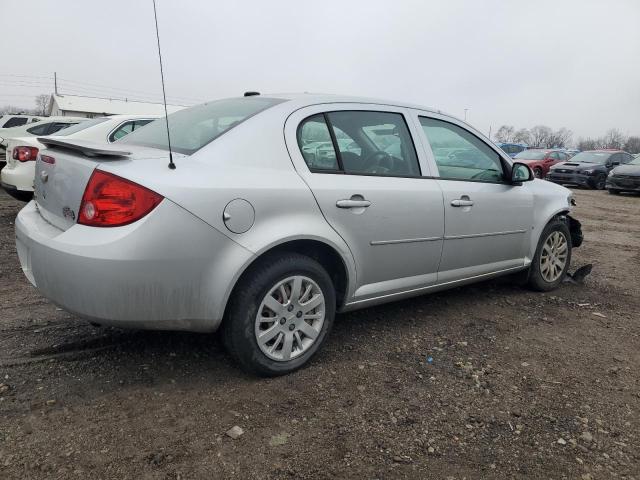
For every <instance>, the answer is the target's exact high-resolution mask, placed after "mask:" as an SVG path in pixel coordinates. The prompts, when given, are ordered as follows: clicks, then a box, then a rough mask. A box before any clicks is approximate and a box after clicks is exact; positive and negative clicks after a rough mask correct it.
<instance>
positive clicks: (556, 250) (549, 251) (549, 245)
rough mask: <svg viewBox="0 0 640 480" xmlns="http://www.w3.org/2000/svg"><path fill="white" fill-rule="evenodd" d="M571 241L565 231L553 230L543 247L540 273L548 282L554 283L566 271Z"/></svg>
mask: <svg viewBox="0 0 640 480" xmlns="http://www.w3.org/2000/svg"><path fill="white" fill-rule="evenodd" d="M568 252H569V243H568V242H567V237H565V235H564V233H562V232H559V231H557V230H556V231H554V232H551V234H550V235H549V236H548V237H547V239H546V240H545V242H544V245H543V247H542V253H541V255H540V273H541V274H542V278H544V280H545V281H546V282H549V283H553V282H555V281H556V280H558V278H560V276H561V275H562V273H563V272H564V269H565V266H566V265H567V254H568Z"/></svg>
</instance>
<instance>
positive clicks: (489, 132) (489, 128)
mask: <svg viewBox="0 0 640 480" xmlns="http://www.w3.org/2000/svg"><path fill="white" fill-rule="evenodd" d="M489 140H491V125H489Z"/></svg>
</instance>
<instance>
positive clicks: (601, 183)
mask: <svg viewBox="0 0 640 480" xmlns="http://www.w3.org/2000/svg"><path fill="white" fill-rule="evenodd" d="M606 184H607V176H606V175H605V174H604V173H599V174H598V175H597V176H596V178H595V179H594V181H593V188H595V189H596V190H604V188H605V186H606Z"/></svg>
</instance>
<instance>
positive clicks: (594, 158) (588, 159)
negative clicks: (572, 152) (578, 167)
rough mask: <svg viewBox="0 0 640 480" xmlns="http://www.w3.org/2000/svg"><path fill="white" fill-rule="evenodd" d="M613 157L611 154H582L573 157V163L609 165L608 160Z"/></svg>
mask: <svg viewBox="0 0 640 480" xmlns="http://www.w3.org/2000/svg"><path fill="white" fill-rule="evenodd" d="M611 155H613V154H612V153H610V152H582V153H578V154H577V155H576V156H574V157H571V161H572V162H584V163H607V159H608V158H609V157H610V156H611Z"/></svg>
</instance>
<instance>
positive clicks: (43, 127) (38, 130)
mask: <svg viewBox="0 0 640 480" xmlns="http://www.w3.org/2000/svg"><path fill="white" fill-rule="evenodd" d="M47 130H49V124H48V123H44V124H40V125H36V126H35V127H31V128H28V129H27V132H29V133H30V134H32V135H46V134H47Z"/></svg>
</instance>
